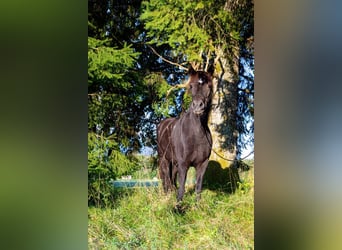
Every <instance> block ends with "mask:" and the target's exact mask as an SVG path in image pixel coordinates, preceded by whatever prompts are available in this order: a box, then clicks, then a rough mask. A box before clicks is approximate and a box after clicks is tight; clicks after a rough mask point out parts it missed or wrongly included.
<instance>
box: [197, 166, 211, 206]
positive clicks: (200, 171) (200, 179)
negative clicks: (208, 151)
mask: <svg viewBox="0 0 342 250" xmlns="http://www.w3.org/2000/svg"><path fill="white" fill-rule="evenodd" d="M208 162H209V160H208V159H207V160H205V161H204V162H203V163H202V164H200V165H199V166H197V167H196V189H195V191H196V201H197V202H198V201H199V200H200V199H201V192H202V184H203V176H204V173H205V170H206V169H207V167H208Z"/></svg>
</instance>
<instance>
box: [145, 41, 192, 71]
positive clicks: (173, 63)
mask: <svg viewBox="0 0 342 250" xmlns="http://www.w3.org/2000/svg"><path fill="white" fill-rule="evenodd" d="M147 46H148V47H149V48H150V49H151V50H152V51H153V53H154V54H156V55H157V56H159V57H160V59H162V60H163V61H164V62H167V63H169V64H172V65H176V66H178V67H179V68H181V69H184V70H186V71H188V69H187V68H186V67H184V66H182V65H180V64H178V63H175V62H171V61H169V60H167V59H165V58H164V57H162V56H161V55H160V54H159V53H158V52H157V51H156V50H155V49H154V48H153V47H152V46H151V45H148V44H147Z"/></svg>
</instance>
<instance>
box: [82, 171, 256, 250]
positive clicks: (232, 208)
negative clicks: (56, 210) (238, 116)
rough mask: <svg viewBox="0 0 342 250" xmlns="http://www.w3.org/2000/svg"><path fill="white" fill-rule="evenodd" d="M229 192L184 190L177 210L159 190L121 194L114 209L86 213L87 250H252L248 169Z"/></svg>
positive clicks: (173, 200)
mask: <svg viewBox="0 0 342 250" xmlns="http://www.w3.org/2000/svg"><path fill="white" fill-rule="evenodd" d="M240 177H241V180H242V184H241V185H240V186H239V188H238V189H237V190H236V191H235V192H234V193H233V194H228V193H226V192H224V191H223V190H220V189H217V190H208V189H204V190H203V192H202V199H201V201H200V202H199V203H198V204H196V202H195V194H194V192H193V188H192V187H188V188H187V192H186V193H185V196H184V201H183V203H182V207H183V210H184V213H179V211H177V210H176V209H175V205H176V198H175V196H176V195H175V193H171V194H169V195H165V194H164V193H163V191H162V190H161V188H160V187H158V188H139V189H133V190H132V189H130V190H124V191H122V193H121V194H120V198H119V199H118V201H116V203H115V204H116V205H115V206H114V208H105V209H104V208H94V207H91V208H89V209H88V220H89V224H88V246H89V249H254V177H253V168H251V169H250V170H249V171H247V172H242V173H240Z"/></svg>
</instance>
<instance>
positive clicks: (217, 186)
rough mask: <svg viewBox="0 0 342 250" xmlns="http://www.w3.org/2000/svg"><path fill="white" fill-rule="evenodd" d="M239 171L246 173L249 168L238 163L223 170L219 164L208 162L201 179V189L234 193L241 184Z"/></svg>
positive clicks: (240, 162)
mask: <svg viewBox="0 0 342 250" xmlns="http://www.w3.org/2000/svg"><path fill="white" fill-rule="evenodd" d="M239 169H240V171H248V170H249V169H250V166H249V165H247V164H246V163H244V162H242V161H239V162H236V163H234V164H233V165H232V166H231V167H229V168H223V167H222V166H221V164H220V163H219V162H217V161H209V164H208V168H207V170H206V172H205V174H204V178H203V189H209V190H212V191H223V192H225V193H229V194H232V193H234V192H235V191H236V189H237V188H238V186H239V183H241V179H240V175H239Z"/></svg>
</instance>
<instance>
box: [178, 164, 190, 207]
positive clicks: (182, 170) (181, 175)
mask: <svg viewBox="0 0 342 250" xmlns="http://www.w3.org/2000/svg"><path fill="white" fill-rule="evenodd" d="M177 169H178V183H179V188H178V194H177V203H179V202H180V201H182V200H183V196H184V192H185V180H186V175H187V173H188V166H186V165H185V164H184V163H179V164H178V166H177Z"/></svg>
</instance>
